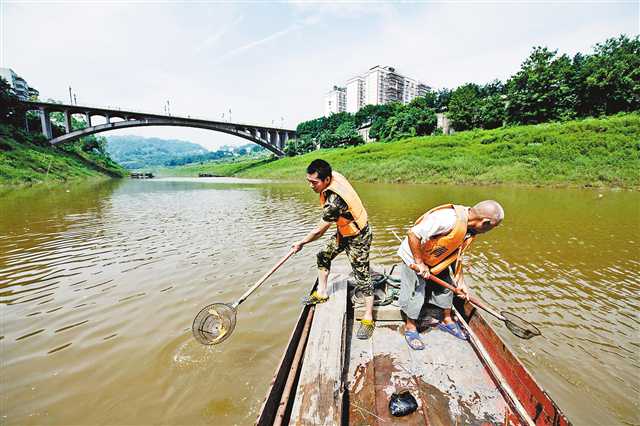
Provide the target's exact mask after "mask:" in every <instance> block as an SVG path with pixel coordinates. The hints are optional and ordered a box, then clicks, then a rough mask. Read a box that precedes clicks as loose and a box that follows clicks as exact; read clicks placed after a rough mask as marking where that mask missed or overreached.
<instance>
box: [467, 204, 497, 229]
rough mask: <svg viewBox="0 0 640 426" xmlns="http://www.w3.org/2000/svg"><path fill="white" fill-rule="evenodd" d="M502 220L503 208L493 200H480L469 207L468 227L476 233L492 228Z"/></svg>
mask: <svg viewBox="0 0 640 426" xmlns="http://www.w3.org/2000/svg"><path fill="white" fill-rule="evenodd" d="M503 220H504V209H503V208H502V206H501V205H500V204H499V203H498V202H497V201H493V200H484V201H480V202H479V203H478V204H476V205H475V206H473V207H472V208H471V212H470V214H469V227H470V228H472V229H474V230H475V231H476V233H484V232H487V231H490V230H492V229H493V228H495V227H496V226H498V225H500V223H501V222H502V221H503Z"/></svg>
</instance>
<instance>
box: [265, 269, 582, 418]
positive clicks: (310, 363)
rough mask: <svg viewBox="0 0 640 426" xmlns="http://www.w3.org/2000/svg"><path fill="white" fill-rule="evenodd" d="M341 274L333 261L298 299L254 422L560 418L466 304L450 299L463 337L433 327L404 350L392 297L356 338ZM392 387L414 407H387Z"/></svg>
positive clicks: (354, 315) (354, 314)
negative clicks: (312, 302)
mask: <svg viewBox="0 0 640 426" xmlns="http://www.w3.org/2000/svg"><path fill="white" fill-rule="evenodd" d="M383 272H385V273H388V274H391V273H392V272H393V269H391V270H390V271H383ZM348 279H349V276H348V269H347V268H345V267H342V268H341V269H340V268H337V267H334V268H333V270H332V273H331V274H330V276H329V292H330V295H331V297H330V299H329V301H328V302H327V303H324V304H320V305H317V306H315V307H313V306H307V307H304V309H302V312H301V314H300V317H299V319H298V321H297V323H296V325H295V327H294V330H293V333H292V334H291V337H290V339H289V343H288V345H287V348H286V350H285V352H284V354H283V357H282V359H281V362H280V365H279V366H278V368H277V370H276V373H275V375H274V378H273V381H272V383H271V387H270V389H269V391H268V393H267V397H266V399H265V401H264V404H263V406H262V410H261V412H260V414H259V416H258V419H257V422H256V424H257V425H260V426H262V425H281V424H295V425H338V424H343V425H347V424H348V425H384V424H403V425H404V424H407V425H554V426H555V425H558V426H563V425H570V422H569V420H568V419H567V418H566V417H565V415H564V414H562V412H561V411H560V409H559V408H558V406H557V405H556V404H555V403H554V402H553V400H552V399H551V397H550V396H549V395H548V394H547V393H546V392H545V391H544V390H543V389H542V387H540V385H539V384H538V383H536V381H535V379H534V378H533V377H532V376H531V374H530V373H529V372H528V371H527V369H526V368H525V367H524V366H523V364H522V363H521V362H520V361H519V360H518V359H517V358H516V357H515V355H514V354H513V353H512V352H511V351H510V350H509V348H508V347H507V345H506V344H505V343H504V342H503V341H502V340H501V339H500V337H499V336H498V335H497V334H496V333H495V332H494V330H493V329H492V328H491V326H490V325H489V323H487V322H486V321H485V320H484V319H483V318H482V316H481V315H480V313H479V312H478V311H476V310H475V309H474V308H473V307H472V306H471V305H468V304H467V305H462V304H460V305H459V306H458V311H459V312H460V313H461V314H462V315H460V314H459V317H461V322H462V323H463V326H464V327H465V329H466V331H467V333H468V334H469V336H470V338H469V340H468V341H463V340H460V339H457V338H455V337H453V336H451V335H449V334H448V333H444V332H442V331H440V330H438V329H437V328H435V329H431V331H427V333H426V335H424V334H423V341H424V342H425V345H426V348H425V350H423V351H413V350H411V349H410V348H409V347H408V346H407V344H406V342H405V340H404V336H403V333H402V331H403V329H402V324H403V323H402V321H401V317H400V313H399V309H398V308H397V307H395V306H385V307H378V308H377V309H376V311H375V312H374V316H375V317H376V320H377V323H376V330H375V333H374V335H373V337H372V339H370V340H358V339H357V338H356V337H355V332H356V330H355V329H356V328H357V327H354V324H356V325H357V319H358V318H359V314H360V311H359V310H358V309H355V310H354V308H353V306H352V304H351V301H350V300H349V297H348V283H347V282H348ZM401 390H409V391H410V392H411V394H412V395H413V396H414V397H415V398H416V400H417V402H418V409H417V410H416V411H415V412H413V413H411V414H409V415H407V416H404V417H393V416H392V415H391V414H390V411H389V407H388V404H389V399H390V397H391V395H392V394H393V393H394V392H398V391H401Z"/></svg>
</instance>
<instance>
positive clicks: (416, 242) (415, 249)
mask: <svg viewBox="0 0 640 426" xmlns="http://www.w3.org/2000/svg"><path fill="white" fill-rule="evenodd" d="M407 238H408V239H409V248H410V249H411V254H413V259H414V260H415V262H416V263H415V265H416V266H417V267H418V271H416V273H417V274H418V275H420V276H421V277H423V278H424V279H429V275H430V271H429V267H428V266H427V265H426V264H425V263H424V262H423V261H422V244H421V241H420V237H418V236H417V235H416V234H414V233H413V232H412V231H409V233H408V234H407Z"/></svg>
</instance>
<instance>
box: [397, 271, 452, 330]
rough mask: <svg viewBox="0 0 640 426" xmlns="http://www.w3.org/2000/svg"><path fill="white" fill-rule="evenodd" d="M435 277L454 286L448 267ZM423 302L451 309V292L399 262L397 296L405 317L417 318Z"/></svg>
mask: <svg viewBox="0 0 640 426" xmlns="http://www.w3.org/2000/svg"><path fill="white" fill-rule="evenodd" d="M437 277H438V278H440V279H441V280H443V281H446V282H448V283H449V284H451V285H453V286H454V287H455V284H454V282H453V279H452V278H451V274H450V271H449V268H446V269H445V270H444V271H442V272H440V273H439V274H438V275H437ZM425 302H427V303H430V304H432V305H435V306H437V307H439V308H442V309H451V306H452V305H453V292H452V291H451V290H449V289H446V288H444V287H442V286H440V285H438V284H436V283H434V282H433V281H431V280H429V281H427V280H425V279H424V278H422V277H420V276H418V274H416V273H415V272H414V271H412V270H411V268H409V267H408V266H407V265H405V264H404V263H402V264H400V296H398V304H399V305H400V309H401V310H402V312H404V313H405V314H406V315H407V317H409V318H411V319H414V320H417V319H418V318H419V317H420V312H421V311H422V307H423V306H424V304H425Z"/></svg>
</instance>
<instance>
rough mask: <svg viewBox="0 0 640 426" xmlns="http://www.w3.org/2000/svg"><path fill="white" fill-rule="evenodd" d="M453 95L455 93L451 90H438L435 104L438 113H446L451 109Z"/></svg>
mask: <svg viewBox="0 0 640 426" xmlns="http://www.w3.org/2000/svg"><path fill="white" fill-rule="evenodd" d="M452 94H453V91H452V90H450V89H446V88H444V89H440V90H438V93H437V96H436V103H435V110H436V112H444V111H447V110H448V109H449V101H450V100H451V95H452Z"/></svg>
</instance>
